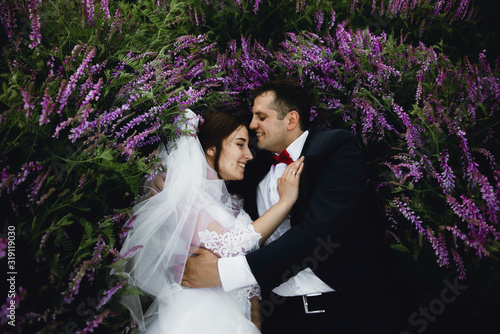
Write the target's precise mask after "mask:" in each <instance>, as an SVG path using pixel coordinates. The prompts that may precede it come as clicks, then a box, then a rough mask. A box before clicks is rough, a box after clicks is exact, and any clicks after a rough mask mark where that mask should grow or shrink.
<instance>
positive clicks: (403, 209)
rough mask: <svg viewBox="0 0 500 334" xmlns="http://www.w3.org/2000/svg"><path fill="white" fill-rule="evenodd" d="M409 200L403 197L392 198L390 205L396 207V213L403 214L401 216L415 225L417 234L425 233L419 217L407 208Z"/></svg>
mask: <svg viewBox="0 0 500 334" xmlns="http://www.w3.org/2000/svg"><path fill="white" fill-rule="evenodd" d="M408 202H409V200H408V199H407V198H405V197H402V198H394V199H393V200H392V203H393V204H394V205H395V206H396V208H397V209H398V211H399V212H400V213H401V214H403V216H404V217H405V218H406V219H407V220H409V221H410V222H412V223H413V225H415V229H416V230H417V231H418V233H422V234H423V233H425V229H424V228H423V227H422V221H421V220H420V217H419V216H418V215H416V214H415V212H413V211H412V210H411V208H410V206H409V203H408Z"/></svg>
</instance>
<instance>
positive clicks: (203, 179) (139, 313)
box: [121, 109, 234, 331]
mask: <svg viewBox="0 0 500 334" xmlns="http://www.w3.org/2000/svg"><path fill="white" fill-rule="evenodd" d="M199 122H200V117H199V116H197V115H196V114H195V113H194V112H192V111H191V110H189V109H187V110H186V112H185V113H183V114H181V115H180V116H179V118H178V119H177V121H176V125H177V126H178V128H179V130H181V132H182V133H186V132H188V134H182V135H180V136H179V137H178V138H177V139H175V140H174V141H171V142H170V143H169V144H168V145H167V148H164V147H163V148H161V150H160V153H159V157H160V159H161V160H162V162H163V163H164V164H165V166H166V170H167V173H166V177H165V185H164V189H163V190H162V191H161V192H160V193H158V194H157V195H155V196H153V197H151V198H149V199H147V200H144V201H143V202H141V203H140V204H138V205H136V206H135V207H134V210H133V215H134V216H135V221H134V223H133V228H132V230H131V231H129V233H128V235H127V238H126V240H125V242H124V244H123V246H122V250H121V254H122V255H125V254H127V252H128V251H130V250H131V249H133V248H134V247H138V249H137V251H136V252H135V253H134V254H133V255H132V256H131V258H130V260H129V261H128V262H127V264H126V265H125V267H124V268H123V270H122V271H121V274H122V275H125V276H127V277H128V278H129V282H130V283H131V284H132V285H134V286H136V287H137V288H138V289H139V290H140V291H142V292H143V293H144V294H145V295H146V296H149V297H152V300H153V301H152V303H151V304H150V305H149V307H148V308H147V310H146V311H145V312H143V309H142V306H141V300H140V298H139V296H132V295H129V296H126V297H124V298H123V299H122V301H121V302H122V304H124V305H125V306H126V307H127V308H129V310H130V312H131V314H132V318H133V319H134V320H135V321H137V322H138V324H139V329H140V330H141V331H144V329H145V327H146V326H147V325H148V324H149V322H150V321H148V319H151V318H152V316H153V315H155V314H157V312H158V302H159V301H161V300H162V299H164V300H167V299H168V298H169V296H171V294H172V293H175V292H176V291H178V290H179V289H180V285H179V284H180V281H181V278H182V273H183V270H184V264H185V262H186V259H187V257H188V256H189V248H190V246H191V245H193V244H194V245H196V246H199V239H198V233H197V231H200V230H204V229H205V228H207V226H206V225H207V224H208V223H210V222H211V221H213V219H215V220H217V221H223V220H224V219H223V218H221V219H219V218H220V217H218V216H220V214H219V215H218V214H217V213H214V214H212V212H213V211H214V207H215V211H222V212H221V214H222V215H228V214H230V216H232V217H234V216H233V214H234V213H233V211H232V205H231V198H230V196H229V194H228V192H227V188H226V186H225V183H224V181H223V180H220V179H218V178H217V174H216V172H215V171H214V170H213V169H211V168H210V167H209V165H208V163H207V161H206V158H205V153H204V151H203V149H202V146H201V144H200V142H199V140H198V137H197V135H196V133H197V129H198V124H199ZM204 209H208V210H204ZM202 210H203V211H204V212H210V215H211V216H212V217H211V218H210V219H200V217H201V216H203V215H204V214H203V213H202V212H201V211H202Z"/></svg>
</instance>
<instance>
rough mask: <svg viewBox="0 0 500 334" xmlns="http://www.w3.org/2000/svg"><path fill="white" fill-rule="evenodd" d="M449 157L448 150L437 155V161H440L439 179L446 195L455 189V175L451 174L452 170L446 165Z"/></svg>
mask: <svg viewBox="0 0 500 334" xmlns="http://www.w3.org/2000/svg"><path fill="white" fill-rule="evenodd" d="M449 158H450V155H449V154H448V150H447V149H444V150H443V152H442V153H441V154H440V155H439V160H440V161H441V169H442V172H441V178H442V180H443V185H444V189H445V190H446V192H447V193H451V192H452V191H453V189H454V188H455V175H454V174H453V170H452V169H451V167H450V166H449V165H448V160H449Z"/></svg>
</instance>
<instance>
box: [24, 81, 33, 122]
mask: <svg viewBox="0 0 500 334" xmlns="http://www.w3.org/2000/svg"><path fill="white" fill-rule="evenodd" d="M21 95H22V96H23V101H24V105H23V109H24V110H26V118H27V119H31V117H32V115H33V109H34V105H33V103H32V102H30V95H29V92H28V88H26V87H25V88H22V89H21Z"/></svg>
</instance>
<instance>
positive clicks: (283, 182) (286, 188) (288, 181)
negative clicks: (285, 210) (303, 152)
mask: <svg viewBox="0 0 500 334" xmlns="http://www.w3.org/2000/svg"><path fill="white" fill-rule="evenodd" d="M303 168H304V157H300V159H298V160H296V161H294V162H292V163H291V164H289V165H288V166H287V167H286V169H285V172H284V173H283V176H282V177H280V178H279V179H278V193H279V195H280V201H283V202H286V203H287V204H289V205H293V204H295V201H296V200H297V198H298V196H299V181H300V175H301V174H302V170H303Z"/></svg>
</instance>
